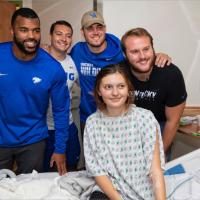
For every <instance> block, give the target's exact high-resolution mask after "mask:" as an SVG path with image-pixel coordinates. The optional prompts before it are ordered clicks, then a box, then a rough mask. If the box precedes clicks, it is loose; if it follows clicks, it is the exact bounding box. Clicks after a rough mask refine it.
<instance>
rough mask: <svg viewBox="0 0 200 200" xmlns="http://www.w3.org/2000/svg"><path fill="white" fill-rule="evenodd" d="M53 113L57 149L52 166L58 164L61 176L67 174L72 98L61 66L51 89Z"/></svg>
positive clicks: (52, 159) (52, 158)
mask: <svg viewBox="0 0 200 200" xmlns="http://www.w3.org/2000/svg"><path fill="white" fill-rule="evenodd" d="M51 102H52V111H53V117H54V124H55V144H54V146H55V149H54V153H53V155H52V157H51V161H50V165H51V166H52V165H53V164H54V162H55V163H56V166H57V170H58V172H59V174H60V175H63V174H65V173H66V171H67V170H66V158H65V151H66V143H67V140H68V139H69V133H68V128H69V108H70V96H69V90H68V87H67V85H66V75H65V72H64V70H63V68H62V66H60V68H59V69H58V70H57V73H56V75H55V77H54V83H53V86H52V88H51Z"/></svg>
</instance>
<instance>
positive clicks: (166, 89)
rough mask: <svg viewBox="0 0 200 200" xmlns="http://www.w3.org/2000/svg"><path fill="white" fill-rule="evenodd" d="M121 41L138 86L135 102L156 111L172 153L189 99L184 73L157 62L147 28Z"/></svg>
mask: <svg viewBox="0 0 200 200" xmlns="http://www.w3.org/2000/svg"><path fill="white" fill-rule="evenodd" d="M121 43H122V49H123V51H124V54H125V56H126V59H127V63H126V65H125V67H126V69H127V65H128V66H129V69H130V74H131V80H132V83H133V86H134V88H135V104H136V105H137V106H139V107H142V108H146V109H148V110H151V111H152V112H153V113H154V115H155V117H156V119H157V120H158V122H159V123H160V127H161V131H162V137H163V143H164V151H165V154H166V155H167V154H168V155H169V150H170V146H171V144H172V142H173V139H174V137H175V135H176V131H177V128H178V125H179V120H180V117H181V115H182V113H183V110H184V106H185V101H186V98H187V92H186V89H185V83H184V79H183V76H182V73H181V71H180V70H179V69H178V67H176V66H175V65H173V64H170V66H168V67H164V68H158V67H156V66H155V65H154V62H155V51H154V47H153V38H152V36H151V35H150V33H148V32H147V31H146V30H145V29H143V28H135V29H131V30H130V31H128V32H126V33H125V34H124V35H123V37H122V40H121ZM168 159H170V158H168Z"/></svg>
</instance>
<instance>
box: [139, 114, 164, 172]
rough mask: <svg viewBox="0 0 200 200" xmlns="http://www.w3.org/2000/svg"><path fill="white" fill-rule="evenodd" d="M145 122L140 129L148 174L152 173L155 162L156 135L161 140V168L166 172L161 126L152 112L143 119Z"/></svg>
mask: <svg viewBox="0 0 200 200" xmlns="http://www.w3.org/2000/svg"><path fill="white" fill-rule="evenodd" d="M142 119H143V120H144V121H143V123H141V125H142V127H140V129H141V130H142V131H141V134H142V136H141V138H142V146H143V153H144V157H145V162H146V163H145V164H146V165H145V167H146V174H149V173H150V168H151V164H152V160H153V155H154V148H155V143H156V134H157V135H158V140H159V150H160V160H161V168H162V169H163V170H164V166H165V160H164V150H163V142H162V136H161V132H160V126H159V124H158V122H157V120H156V119H155V117H154V115H153V113H152V112H150V111H147V112H146V113H145V114H144V115H143V118H142Z"/></svg>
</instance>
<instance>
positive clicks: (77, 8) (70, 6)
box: [24, 0, 93, 43]
mask: <svg viewBox="0 0 200 200" xmlns="http://www.w3.org/2000/svg"><path fill="white" fill-rule="evenodd" d="M24 1H25V2H28V3H29V1H31V0H24ZM92 7H93V0H32V8H33V9H34V10H35V11H36V12H37V13H38V15H39V17H40V20H41V30H42V42H43V43H49V42H50V41H49V29H50V26H51V24H52V23H54V22H55V21H57V20H66V21H68V22H69V23H71V24H72V27H73V29H74V35H73V41H74V42H75V41H79V40H82V36H81V34H80V27H81V17H82V15H83V13H84V12H86V11H88V10H91V9H92Z"/></svg>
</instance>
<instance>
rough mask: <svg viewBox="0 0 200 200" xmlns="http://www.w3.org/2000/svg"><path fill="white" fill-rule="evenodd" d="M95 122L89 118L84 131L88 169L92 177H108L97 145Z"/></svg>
mask: <svg viewBox="0 0 200 200" xmlns="http://www.w3.org/2000/svg"><path fill="white" fill-rule="evenodd" d="M95 125H96V124H95V122H94V120H91V118H88V119H87V121H86V126H85V129H84V156H85V163H86V169H87V172H88V174H89V175H90V176H101V175H107V173H106V172H105V170H104V169H103V166H102V163H101V159H99V156H98V150H97V148H96V145H95V141H96V139H95Z"/></svg>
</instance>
